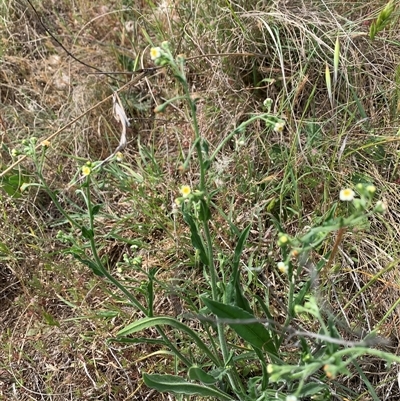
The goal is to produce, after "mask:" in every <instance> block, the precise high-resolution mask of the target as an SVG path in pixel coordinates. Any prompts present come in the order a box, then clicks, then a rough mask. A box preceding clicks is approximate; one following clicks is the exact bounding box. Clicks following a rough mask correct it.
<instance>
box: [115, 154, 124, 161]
mask: <svg viewBox="0 0 400 401" xmlns="http://www.w3.org/2000/svg"><path fill="white" fill-rule="evenodd" d="M115 158H116V159H117V162H122V160H124V154H123V153H122V152H117V153H116V154H115Z"/></svg>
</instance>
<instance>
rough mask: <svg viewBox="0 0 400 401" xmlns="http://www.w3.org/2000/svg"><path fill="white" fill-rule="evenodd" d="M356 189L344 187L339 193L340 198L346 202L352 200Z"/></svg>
mask: <svg viewBox="0 0 400 401" xmlns="http://www.w3.org/2000/svg"><path fill="white" fill-rule="evenodd" d="M354 195H355V193H354V191H353V190H352V189H350V188H346V189H342V190H341V191H340V194H339V198H340V200H341V201H344V202H351V201H352V200H353V199H354Z"/></svg>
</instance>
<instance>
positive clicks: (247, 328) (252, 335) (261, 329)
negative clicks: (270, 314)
mask: <svg viewBox="0 0 400 401" xmlns="http://www.w3.org/2000/svg"><path fill="white" fill-rule="evenodd" d="M202 300H203V302H204V304H205V305H206V306H207V308H208V309H209V310H210V311H211V312H212V313H214V315H216V316H217V317H218V318H220V319H227V320H228V323H227V324H228V325H229V326H230V327H231V328H232V329H233V330H234V331H235V332H236V333H237V334H238V335H239V336H240V337H241V338H243V339H244V340H245V341H247V342H248V343H249V344H251V345H252V346H253V347H256V348H259V349H264V350H265V351H267V352H268V353H269V354H272V355H274V356H277V351H276V346H275V344H274V342H273V340H272V338H271V335H270V333H269V331H268V330H267V329H266V328H265V326H264V325H262V324H261V323H259V322H256V321H254V322H244V323H241V322H240V321H243V320H245V321H252V320H255V317H254V315H253V314H252V313H249V312H247V311H245V310H243V309H241V308H239V307H237V306H234V305H225V304H223V303H221V302H217V301H213V300H212V299H208V298H202ZM235 320H237V321H238V323H232V321H235Z"/></svg>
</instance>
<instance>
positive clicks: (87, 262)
mask: <svg viewBox="0 0 400 401" xmlns="http://www.w3.org/2000/svg"><path fill="white" fill-rule="evenodd" d="M72 255H73V256H74V258H75V259H78V260H79V261H80V262H81V263H83V264H84V265H86V266H87V267H89V268H90V269H91V270H92V271H93V273H94V274H96V275H97V276H100V277H104V273H103V270H102V269H101V268H99V267H98V266H97V264H96V263H94V262H92V261H91V260H89V259H83V258H81V257H80V256H79V255H77V254H76V253H73V252H72Z"/></svg>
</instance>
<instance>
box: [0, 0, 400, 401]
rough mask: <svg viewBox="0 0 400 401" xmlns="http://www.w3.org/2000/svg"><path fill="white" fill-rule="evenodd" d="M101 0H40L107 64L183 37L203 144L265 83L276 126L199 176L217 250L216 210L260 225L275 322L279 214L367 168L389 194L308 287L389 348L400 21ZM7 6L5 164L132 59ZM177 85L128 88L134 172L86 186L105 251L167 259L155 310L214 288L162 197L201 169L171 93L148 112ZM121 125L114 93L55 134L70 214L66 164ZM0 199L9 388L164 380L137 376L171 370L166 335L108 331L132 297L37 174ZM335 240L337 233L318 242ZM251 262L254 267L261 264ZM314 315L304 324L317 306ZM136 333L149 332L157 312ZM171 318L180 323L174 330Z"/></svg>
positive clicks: (319, 197)
mask: <svg viewBox="0 0 400 401" xmlns="http://www.w3.org/2000/svg"><path fill="white" fill-rule="evenodd" d="M109 3H110V2H106V1H102V2H96V5H93V4H91V2H89V1H85V0H79V1H76V2H73V3H71V2H67V1H60V2H55V1H50V0H46V1H43V2H39V1H35V2H33V4H34V6H35V8H36V9H37V11H38V14H39V15H40V17H41V18H42V21H43V23H44V24H45V25H46V27H47V28H48V29H49V31H51V32H52V33H53V34H54V36H55V37H56V38H57V39H58V40H59V42H61V43H62V44H63V46H64V47H65V48H66V49H68V50H69V51H70V52H71V53H72V54H73V55H74V56H75V57H76V58H78V59H79V60H81V61H83V62H84V63H87V64H90V65H91V66H94V67H96V68H97V69H100V70H102V71H107V72H110V71H120V72H123V71H127V70H130V71H132V69H133V68H135V69H141V68H149V67H152V66H153V65H152V63H151V61H150V59H149V55H148V48H149V46H150V45H151V43H150V42H152V43H153V44H155V45H158V44H159V43H160V42H161V41H163V40H168V41H169V42H170V43H171V46H172V48H175V49H177V52H178V53H184V54H186V56H187V57H188V62H187V71H188V77H189V81H190V86H191V90H192V91H193V96H196V97H197V98H198V103H197V112H198V120H199V124H200V129H201V134H202V136H203V137H205V138H206V139H207V140H208V141H209V143H210V147H211V148H212V149H215V148H216V147H217V146H218V144H219V143H220V142H221V140H222V139H223V138H224V137H226V136H227V135H228V134H229V132H230V131H231V130H232V129H234V128H235V127H237V126H238V125H239V124H240V123H241V122H243V121H244V120H246V119H247V118H248V116H249V115H250V114H251V113H255V112H260V111H261V110H262V102H263V100H264V99H265V98H267V97H271V98H273V99H274V108H275V110H274V111H275V113H276V114H277V115H279V116H282V117H284V118H285V119H286V121H287V130H286V131H285V132H284V133H283V134H282V135H281V134H275V133H267V132H266V129H265V127H264V126H263V125H262V124H260V123H254V124H253V126H251V127H250V128H248V129H247V132H245V133H243V134H242V137H241V138H236V139H235V141H232V142H231V143H229V144H228V145H227V146H226V147H224V148H223V149H222V151H221V152H220V154H219V155H218V158H217V161H216V164H215V165H214V166H213V167H212V169H211V171H210V175H209V177H210V185H213V186H214V187H215V188H216V189H217V190H218V193H217V195H216V198H215V205H216V206H215V217H214V219H213V222H212V229H213V233H214V240H215V244H216V246H217V249H218V250H219V251H220V253H221V254H223V255H225V256H226V258H227V259H229V257H230V256H229V255H230V254H231V253H232V251H233V249H234V247H235V242H234V241H235V235H234V233H232V231H231V230H230V228H229V226H228V224H227V222H226V219H225V218H224V215H226V216H228V220H230V221H232V222H233V223H234V224H236V225H237V227H238V228H239V229H241V228H243V227H245V226H246V225H247V224H249V223H251V224H252V228H251V234H250V237H249V244H248V246H247V247H246V250H245V252H244V255H243V259H244V265H246V266H247V267H248V269H247V270H245V271H244V273H243V274H244V276H245V277H246V278H247V283H246V288H245V290H246V291H248V292H250V293H253V292H254V293H258V294H263V293H264V292H265V290H266V286H268V287H269V288H270V291H271V294H272V296H271V310H272V311H273V314H274V316H275V317H276V319H277V321H281V322H282V321H283V318H284V316H285V313H286V311H285V310H284V308H283V307H282V303H283V301H284V299H285V297H286V296H287V294H286V290H287V284H286V282H285V279H284V278H283V277H282V276H281V275H280V274H279V272H278V271H277V270H276V268H275V265H276V262H277V261H279V260H280V257H279V250H278V249H277V247H276V234H277V229H276V224H274V223H276V222H279V224H280V225H281V226H282V227H283V228H284V229H285V231H286V232H288V233H290V234H293V235H295V234H298V233H300V232H304V230H305V227H306V226H309V225H312V224H314V223H316V222H317V221H318V219H320V218H321V217H323V216H324V214H325V213H326V212H327V211H328V210H329V209H330V207H331V205H332V203H333V202H336V198H337V193H338V191H339V190H340V189H341V188H342V187H345V186H348V185H350V184H352V183H356V182H358V181H359V180H361V181H367V182H374V184H375V185H376V187H377V188H378V192H379V197H380V198H382V199H384V200H385V202H386V203H387V205H388V210H389V212H388V213H387V214H386V215H385V216H384V217H379V218H376V219H375V220H371V221H368V222H366V226H365V228H366V229H365V230H361V231H359V232H351V233H347V234H346V235H345V237H344V241H343V243H342V245H341V248H340V252H339V254H338V256H337V258H336V260H335V264H334V268H333V269H332V271H331V272H329V279H325V280H324V279H323V278H322V279H323V280H322V282H320V283H319V284H320V286H319V287H318V291H317V292H318V294H319V296H320V297H321V298H324V300H325V301H326V303H327V305H326V308H325V312H326V313H327V314H329V313H333V314H335V315H337V316H338V317H339V319H340V321H343V322H346V323H348V326H350V327H352V328H353V331H352V332H346V331H344V333H343V335H344V336H346V338H348V339H354V338H356V337H357V336H358V335H361V334H362V333H365V332H370V331H371V330H372V329H373V328H376V327H377V325H378V326H379V328H380V330H381V331H380V332H381V335H382V336H383V337H385V338H388V339H390V340H391V345H390V349H391V350H392V351H393V352H395V353H397V348H398V343H399V333H398V330H397V326H398V319H399V316H398V308H397V306H396V302H397V300H398V298H399V296H400V291H399V290H400V288H399V286H400V284H399V283H400V277H399V273H398V269H397V266H398V260H400V255H399V249H398V243H399V240H400V231H399V210H398V209H399V207H398V195H397V192H398V191H397V186H398V142H399V139H398V136H397V132H396V131H397V125H396V124H398V112H399V108H398V104H399V103H398V102H399V81H398V80H397V81H396V78H395V77H396V68H398V65H399V54H400V47H399V45H398V41H399V39H400V38H399V37H398V32H397V31H396V29H394V23H393V26H392V27H389V28H388V29H387V30H386V31H385V32H383V33H382V35H381V36H380V37H379V38H378V39H376V40H375V41H374V42H371V41H370V40H369V39H368V34H367V33H368V23H369V21H370V20H371V19H372V18H374V17H376V14H377V11H376V10H377V7H378V5H377V4H376V2H351V7H350V3H348V4H347V3H346V5H344V4H336V3H335V2H325V3H327V8H325V7H323V6H318V7H317V6H315V5H313V4H312V3H313V2H311V1H305V2H297V1H294V2H288V3H290V4H287V5H283V4H280V3H284V2H279V4H278V3H273V2H264V3H263V6H262V7H261V6H260V5H259V6H258V7H256V6H255V4H256V2H250V3H249V2H248V1H239V2H236V3H234V4H233V3H232V4H231V8H228V7H227V5H226V3H225V2H218V1H216V2H212V3H210V4H203V3H205V2H201V1H198V2H187V1H185V0H181V1H177V2H172V1H168V0H166V1H163V2H162V3H160V4H158V3H157V4H154V5H153V4H151V3H150V2H147V1H140V2H126V1H116V2H113V6H111V5H110V4H109ZM134 3H135V4H134ZM257 4H259V3H257ZM1 7H2V17H1V24H2V27H3V28H4V29H3V30H2V34H1V42H0V50H1V66H2V68H1V71H0V101H1V103H2V109H1V111H0V113H1V114H0V118H1V125H0V128H1V141H2V147H1V156H2V160H1V166H2V170H4V169H5V168H6V167H7V166H8V165H10V164H11V162H12V158H11V155H10V153H11V149H13V148H17V147H19V146H20V143H21V141H22V140H23V139H26V138H31V137H37V138H39V139H44V138H46V137H47V136H49V135H50V134H51V133H53V132H55V131H56V130H57V129H59V128H60V127H63V126H64V125H66V124H68V123H69V122H70V121H72V120H73V119H74V118H76V117H77V116H79V115H80V114H81V113H82V112H83V111H85V110H87V109H89V108H90V107H91V106H93V105H94V104H96V103H97V102H99V101H101V100H102V99H104V98H105V97H107V96H109V95H110V94H111V93H112V91H113V90H115V89H116V88H117V87H121V86H122V85H123V84H125V83H126V82H128V81H129V80H130V79H131V75H130V74H128V75H126V74H125V75H115V76H106V75H101V74H95V73H96V71H95V70H94V69H90V68H88V67H87V66H85V65H82V64H80V63H78V62H76V61H75V60H73V59H72V58H71V57H69V56H68V54H66V53H65V51H63V49H61V48H60V46H59V45H58V44H57V43H56V42H55V41H54V40H53V39H52V38H50V37H49V35H48V33H46V31H45V30H44V28H43V26H42V24H41V23H40V21H39V19H38V15H37V14H36V13H35V12H34V11H33V9H32V8H31V7H30V6H29V5H28V4H27V3H25V2H15V1H11V0H8V1H3V3H2V5H1ZM396 18H397V17H396ZM396 22H398V19H397V20H396V21H395V23H396ZM278 32H279V34H278ZM337 36H339V38H340V41H341V49H342V55H343V57H342V58H341V63H340V74H339V80H338V83H337V85H336V88H335V96H336V105H335V107H334V109H332V107H331V105H330V103H329V100H328V97H327V92H326V83H325V78H324V77H325V75H324V73H325V72H324V71H325V63H326V62H328V63H330V65H331V64H332V60H333V56H332V54H333V49H334V43H335V40H336V37H337ZM222 54H224V55H222ZM198 56H201V57H198ZM178 91H179V89H178V87H177V85H176V84H175V82H174V81H172V80H171V78H170V75H169V73H168V71H167V70H163V69H161V70H157V71H155V72H154V73H152V74H150V75H148V76H146V77H145V78H143V79H142V80H141V81H140V82H138V83H137V84H135V85H132V86H130V87H129V88H128V89H127V90H126V91H124V92H121V94H120V96H121V99H122V101H123V103H124V105H125V108H126V110H127V112H128V114H129V117H130V118H131V119H132V128H130V130H129V145H128V148H127V150H126V151H125V154H124V155H125V163H126V165H127V166H129V167H130V168H131V169H133V170H134V171H135V173H136V174H137V175H136V178H134V179H130V180H126V177H121V179H118V178H116V176H115V175H112V174H111V173H110V172H108V173H107V170H106V171H105V172H103V173H101V175H100V176H99V177H98V182H97V183H96V184H95V185H94V190H93V197H94V201H95V202H96V203H101V204H102V205H103V209H102V210H103V212H102V214H101V215H100V216H99V219H98V220H97V230H98V233H97V236H98V238H99V245H98V246H99V252H100V254H101V255H102V256H103V257H104V258H107V260H108V267H109V269H110V271H112V272H113V273H114V274H115V275H116V276H117V277H119V278H121V279H124V280H128V281H129V282H130V283H131V284H130V285H132V286H135V287H139V286H140V285H141V284H143V282H144V280H145V279H146V275H145V274H142V275H141V274H140V273H138V270H135V271H128V270H126V269H125V270H123V271H122V272H121V271H120V270H119V268H120V266H121V265H120V263H121V262H122V261H123V255H125V254H126V255H129V256H130V257H132V258H134V257H140V258H141V261H142V262H141V263H142V264H141V268H142V270H143V272H147V271H149V270H150V269H151V268H157V269H159V273H158V275H157V280H158V281H157V284H156V289H157V290H156V294H157V295H156V299H155V311H156V313H160V314H161V313H163V314H167V315H179V314H180V313H182V311H183V312H185V311H186V310H190V303H191V302H195V301H194V300H195V299H196V297H198V295H199V294H200V293H202V292H204V291H208V289H207V282H206V281H205V280H204V277H203V274H202V271H201V268H199V266H198V263H197V262H198V261H197V260H196V258H195V257H194V256H193V255H192V252H191V247H190V241H189V238H188V232H187V229H186V228H185V226H184V224H183V223H182V221H181V218H180V217H179V216H176V215H174V214H173V213H171V211H172V207H173V204H174V199H175V197H176V196H177V188H179V186H180V185H181V183H190V184H191V185H192V187H195V186H196V183H197V181H198V175H197V173H196V169H195V168H192V169H189V170H188V171H185V172H181V171H180V169H179V167H180V165H181V164H182V162H183V159H184V155H185V154H186V152H187V151H188V149H189V148H190V146H191V145H192V141H193V134H192V130H191V126H190V121H189V120H188V115H187V114H186V113H185V112H184V111H183V109H182V108H181V107H180V104H179V102H178V103H174V105H173V106H170V107H169V108H168V109H167V112H166V113H163V114H155V113H154V112H153V109H154V107H155V106H156V105H159V104H161V103H162V102H163V101H164V100H166V99H169V98H172V97H173V96H176V95H177V93H178ZM366 117H368V118H366ZM119 131H120V128H119V124H118V123H117V122H116V121H115V120H114V118H113V117H112V110H111V102H109V103H104V104H102V105H101V106H99V107H98V108H96V109H95V110H93V111H92V112H90V113H88V114H86V115H85V116H84V117H82V118H81V119H80V120H78V121H77V122H76V123H75V124H73V125H72V126H70V127H69V128H67V129H66V130H64V131H63V132H62V133H61V134H60V135H58V136H57V137H56V138H55V139H54V140H53V141H52V144H51V148H50V150H49V152H48V153H47V159H46V163H45V169H44V174H45V176H46V179H47V180H48V182H49V185H50V186H51V187H52V188H53V189H54V190H57V191H58V193H59V198H60V200H61V202H63V205H65V207H66V208H67V209H69V210H71V213H76V211H77V210H81V211H82V210H83V206H84V205H83V203H82V200H81V199H80V198H79V196H78V195H76V194H75V192H74V189H75V187H74V186H71V185H70V184H71V181H72V179H73V177H74V175H75V173H76V172H77V171H78V169H79V168H80V166H81V165H82V164H84V162H85V161H86V160H102V159H104V158H106V157H107V156H108V155H109V154H111V153H112V152H113V150H114V149H115V147H116V146H117V145H118V142H119ZM241 141H243V143H241ZM343 144H345V148H344V150H343V151H342V147H343ZM107 168H110V169H111V168H112V166H108V167H107ZM10 174H11V175H13V176H15V177H20V179H21V180H33V179H34V176H35V171H34V165H33V164H32V163H31V162H30V161H29V160H27V161H25V162H23V163H21V164H20V165H19V166H17V167H15V168H14V169H13V172H11V173H10ZM9 176H10V175H8V177H9ZM21 183H22V181H21ZM103 183H105V185H102V184H103ZM17 187H18V185H17ZM1 212H2V216H3V220H2V222H1V226H0V233H1V235H0V245H1V248H0V344H1V346H0V399H1V400H18V401H23V400H60V401H61V400H68V399H74V400H162V399H171V398H170V397H169V396H168V395H160V394H158V393H155V392H152V391H150V390H149V389H148V388H146V387H145V386H144V385H143V383H142V380H141V374H142V372H143V371H146V372H165V373H173V372H175V367H174V359H173V357H172V356H170V355H166V354H163V353H162V349H161V348H160V347H159V346H158V345H157V343H155V344H154V345H148V344H147V345H139V344H137V345H134V346H131V345H129V344H128V345H127V344H118V343H115V342H111V343H109V342H108V340H109V339H110V338H113V337H114V336H115V335H116V333H117V332H118V330H119V329H121V328H122V327H124V326H125V325H126V324H127V323H128V322H130V321H132V320H134V319H135V318H137V317H139V316H140V314H139V313H138V312H137V311H135V310H133V309H132V308H131V307H128V306H127V305H126V303H125V302H124V299H123V298H122V297H121V295H120V294H118V293H116V291H115V289H113V288H112V287H111V286H110V285H108V284H107V283H106V282H105V281H103V280H102V279H100V278H98V277H97V276H95V275H93V273H92V272H91V271H90V270H89V269H88V268H87V267H86V266H84V265H82V264H79V263H77V261H76V260H74V259H73V258H72V257H71V256H70V255H68V254H66V253H65V252H64V250H65V246H64V245H63V244H62V243H60V242H59V241H58V240H57V239H56V235H57V232H58V231H59V230H64V229H66V227H67V226H66V224H65V221H64V220H63V218H62V216H61V215H60V214H59V213H58V212H57V210H56V208H55V206H54V204H53V203H52V201H51V199H49V198H48V196H47V195H46V194H45V193H44V191H41V190H38V189H37V188H35V187H31V188H30V189H29V191H27V192H25V193H24V194H22V196H15V197H13V198H11V197H9V196H7V195H6V194H3V195H2V199H1ZM333 242H334V238H332V242H331V244H329V245H328V246H332V245H333ZM133 244H134V245H135V247H134V248H132V247H131V245H133ZM325 252H326V249H323V250H317V251H316V252H315V254H313V255H310V263H311V262H315V263H316V262H318V260H320V257H321V255H322V254H324V253H325ZM221 263H222V262H221ZM388 266H389V268H388ZM390 266H391V268H390ZM252 268H254V269H260V270H261V271H262V273H261V274H259V275H257V274H255V273H254V272H253V270H252ZM386 268H387V270H386V271H385V274H383V275H381V276H379V277H378V276H377V275H378V273H379V272H381V271H382V270H384V269H386ZM305 274H307V273H305ZM143 296H144V295H143ZM393 306H395V307H393ZM388 311H390V312H391V313H389V314H387V312H388ZM105 312H107V313H105ZM303 323H304V322H303ZM194 324H195V323H193V325H194ZM308 328H309V329H310V330H313V329H315V328H314V327H313V326H312V324H311V323H310V325H309V327H308ZM145 335H146V336H147V337H149V338H154V339H156V338H157V333H156V332H153V331H151V330H148V331H147V332H146V333H145ZM169 335H170V336H171V338H175V339H179V333H176V332H171V333H169ZM286 352H290V344H288V345H287V348H286ZM153 353H154V354H153ZM380 363H381V362H380V361H375V360H373V359H372V358H366V359H365V360H364V361H362V362H361V363H360V364H361V365H362V367H363V368H364V371H365V372H366V373H365V374H366V376H367V377H368V379H369V380H370V382H371V383H372V384H373V385H374V386H375V391H376V392H377V394H378V395H379V397H380V399H382V400H397V399H399V397H400V395H399V390H398V388H397V387H396V384H395V385H393V377H394V376H395V375H396V374H397V371H396V367H393V368H392V369H385V368H384V367H383V366H381V365H380ZM342 385H345V386H348V387H349V388H350V389H351V390H352V391H353V392H354V394H359V395H360V394H361V396H360V397H361V398H360V397H359V398H357V399H359V400H361V399H365V400H367V399H370V398H368V397H369V396H368V390H367V389H366V387H365V384H364V382H363V381H362V380H361V379H360V377H359V375H358V373H357V372H356V371H355V372H354V376H353V377H351V378H349V379H343V380H338V381H337V382H333V383H332V387H333V388H336V389H337V391H338V392H340V388H341V387H340V386H342ZM362 397H364V398H362ZM193 399H194V398H193ZM354 399H356V397H355V398H354Z"/></svg>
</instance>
